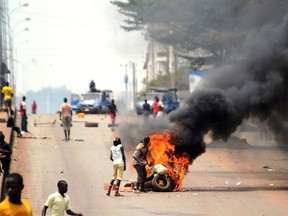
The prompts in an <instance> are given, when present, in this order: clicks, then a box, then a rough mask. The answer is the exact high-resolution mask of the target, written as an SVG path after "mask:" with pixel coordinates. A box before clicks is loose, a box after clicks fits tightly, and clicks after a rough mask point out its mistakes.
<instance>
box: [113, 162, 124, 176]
mask: <svg viewBox="0 0 288 216" xmlns="http://www.w3.org/2000/svg"><path fill="white" fill-rule="evenodd" d="M123 172H124V164H114V165H113V175H112V179H114V180H116V179H118V180H122V178H123Z"/></svg>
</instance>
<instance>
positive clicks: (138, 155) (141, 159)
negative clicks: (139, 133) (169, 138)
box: [133, 136, 150, 192]
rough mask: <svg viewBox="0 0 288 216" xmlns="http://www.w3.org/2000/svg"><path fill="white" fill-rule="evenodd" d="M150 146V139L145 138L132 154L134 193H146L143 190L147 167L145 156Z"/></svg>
mask: <svg viewBox="0 0 288 216" xmlns="http://www.w3.org/2000/svg"><path fill="white" fill-rule="evenodd" d="M149 146H150V137H148V136H147V137H145V138H144V140H143V142H140V143H139V144H138V145H137V146H136V149H135V151H134V153H133V159H134V161H133V166H134V168H135V170H136V171H137V183H136V188H135V189H136V192H137V191H142V192H147V190H146V189H145V181H146V178H147V171H146V165H148V161H147V155H148V151H149Z"/></svg>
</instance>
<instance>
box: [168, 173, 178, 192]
mask: <svg viewBox="0 0 288 216" xmlns="http://www.w3.org/2000/svg"><path fill="white" fill-rule="evenodd" d="M167 178H169V179H170V181H171V186H170V191H171V192H172V191H173V190H174V189H175V187H176V182H175V181H174V179H173V178H172V177H171V176H168V177H167Z"/></svg>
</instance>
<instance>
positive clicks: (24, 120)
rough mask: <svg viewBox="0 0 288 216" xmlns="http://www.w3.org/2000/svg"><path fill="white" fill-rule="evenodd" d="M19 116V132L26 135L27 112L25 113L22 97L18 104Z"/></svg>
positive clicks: (24, 101)
mask: <svg viewBox="0 0 288 216" xmlns="http://www.w3.org/2000/svg"><path fill="white" fill-rule="evenodd" d="M20 115H21V130H22V131H23V132H24V133H27V132H28V130H27V112H26V97H25V96H23V97H22V101H21V102H20Z"/></svg>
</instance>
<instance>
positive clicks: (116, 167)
mask: <svg viewBox="0 0 288 216" xmlns="http://www.w3.org/2000/svg"><path fill="white" fill-rule="evenodd" d="M110 160H111V161H112V162H113V175H112V180H111V182H110V185H109V189H108V192H107V196H110V192H111V189H112V187H113V184H114V181H115V180H116V190H115V196H123V195H121V194H120V193H119V188H120V183H121V180H122V178H123V172H124V171H125V170H126V157H125V153H124V147H123V145H122V144H121V139H120V137H118V136H116V137H115V139H114V140H113V145H112V147H111V151H110Z"/></svg>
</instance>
